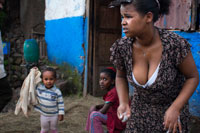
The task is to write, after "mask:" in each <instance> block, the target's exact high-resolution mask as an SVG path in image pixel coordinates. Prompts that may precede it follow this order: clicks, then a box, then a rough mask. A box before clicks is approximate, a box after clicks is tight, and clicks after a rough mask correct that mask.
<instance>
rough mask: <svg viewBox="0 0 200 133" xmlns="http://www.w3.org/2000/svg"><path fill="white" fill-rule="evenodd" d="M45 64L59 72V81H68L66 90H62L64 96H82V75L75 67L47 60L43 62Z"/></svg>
mask: <svg viewBox="0 0 200 133" xmlns="http://www.w3.org/2000/svg"><path fill="white" fill-rule="evenodd" d="M42 62H43V64H45V65H46V66H49V67H53V68H55V69H56V72H57V76H58V77H57V80H62V81H67V86H66V88H67V89H65V90H62V93H63V95H64V96H65V95H78V96H82V88H83V85H82V75H81V73H79V72H78V70H77V69H76V68H75V67H72V66H70V65H69V64H67V63H63V64H62V65H57V64H55V63H51V62H49V61H48V60H47V59H46V60H43V61H42Z"/></svg>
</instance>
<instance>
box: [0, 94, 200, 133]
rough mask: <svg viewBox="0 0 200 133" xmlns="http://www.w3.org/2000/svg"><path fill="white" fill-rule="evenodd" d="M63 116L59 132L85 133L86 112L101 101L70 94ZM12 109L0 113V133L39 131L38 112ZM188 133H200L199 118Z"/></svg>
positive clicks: (96, 98) (98, 98)
mask: <svg viewBox="0 0 200 133" xmlns="http://www.w3.org/2000/svg"><path fill="white" fill-rule="evenodd" d="M64 102H65V117H64V121H62V122H59V133H86V131H85V130H84V128H85V122H86V118H87V113H88V110H89V108H90V106H92V105H95V104H100V103H102V102H103V101H102V99H101V97H93V96H90V95H88V96H87V97H78V96H70V97H64ZM12 106H13V107H12V108H13V109H8V112H7V113H0V133H39V132H40V120H39V117H40V114H39V113H38V112H36V111H34V110H32V111H31V113H30V115H29V117H28V118H26V117H25V116H24V115H23V113H22V112H21V113H20V114H19V115H17V116H16V115H14V113H13V112H14V106H15V105H12ZM190 124H191V131H190V133H200V120H199V118H193V119H192V121H191V123H190Z"/></svg>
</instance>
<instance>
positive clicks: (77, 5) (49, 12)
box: [45, 0, 86, 20]
mask: <svg viewBox="0 0 200 133" xmlns="http://www.w3.org/2000/svg"><path fill="white" fill-rule="evenodd" d="M85 1H86V0H45V6H46V7H45V20H55V19H62V18H66V17H76V16H83V15H84V14H85Z"/></svg>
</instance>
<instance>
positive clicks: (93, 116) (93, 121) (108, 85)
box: [86, 67, 126, 133]
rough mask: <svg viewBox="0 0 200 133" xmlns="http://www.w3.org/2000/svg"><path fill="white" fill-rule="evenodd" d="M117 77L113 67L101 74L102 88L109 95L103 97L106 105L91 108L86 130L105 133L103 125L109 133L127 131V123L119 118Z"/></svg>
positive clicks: (92, 132)
mask: <svg viewBox="0 0 200 133" xmlns="http://www.w3.org/2000/svg"><path fill="white" fill-rule="evenodd" d="M115 76H116V70H115V69H114V68H112V67H108V68H106V69H103V70H102V71H101V72H100V79H99V84H100V88H101V89H102V90H106V91H107V93H106V94H105V95H104V96H103V100H104V101H105V102H104V104H101V105H95V106H93V107H91V108H90V111H89V114H88V119H87V123H86V130H87V131H89V132H91V133H103V132H104V131H103V127H102V125H106V126H107V130H108V131H109V133H120V132H121V131H123V130H124V129H125V126H126V123H125V122H122V121H121V120H119V119H118V117H117V108H118V106H119V99H118V95H117V91H116V88H115Z"/></svg>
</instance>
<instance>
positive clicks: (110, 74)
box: [99, 67, 116, 91]
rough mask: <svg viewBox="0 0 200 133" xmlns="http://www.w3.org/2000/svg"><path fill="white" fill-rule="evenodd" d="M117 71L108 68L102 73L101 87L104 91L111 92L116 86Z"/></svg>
mask: <svg viewBox="0 0 200 133" xmlns="http://www.w3.org/2000/svg"><path fill="white" fill-rule="evenodd" d="M115 77H116V70H115V69H114V68H113V67H107V68H105V69H102V70H101V72H100V79H99V85H100V88H101V89H102V90H108V91H109V90H110V89H112V88H113V87H114V86H115Z"/></svg>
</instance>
